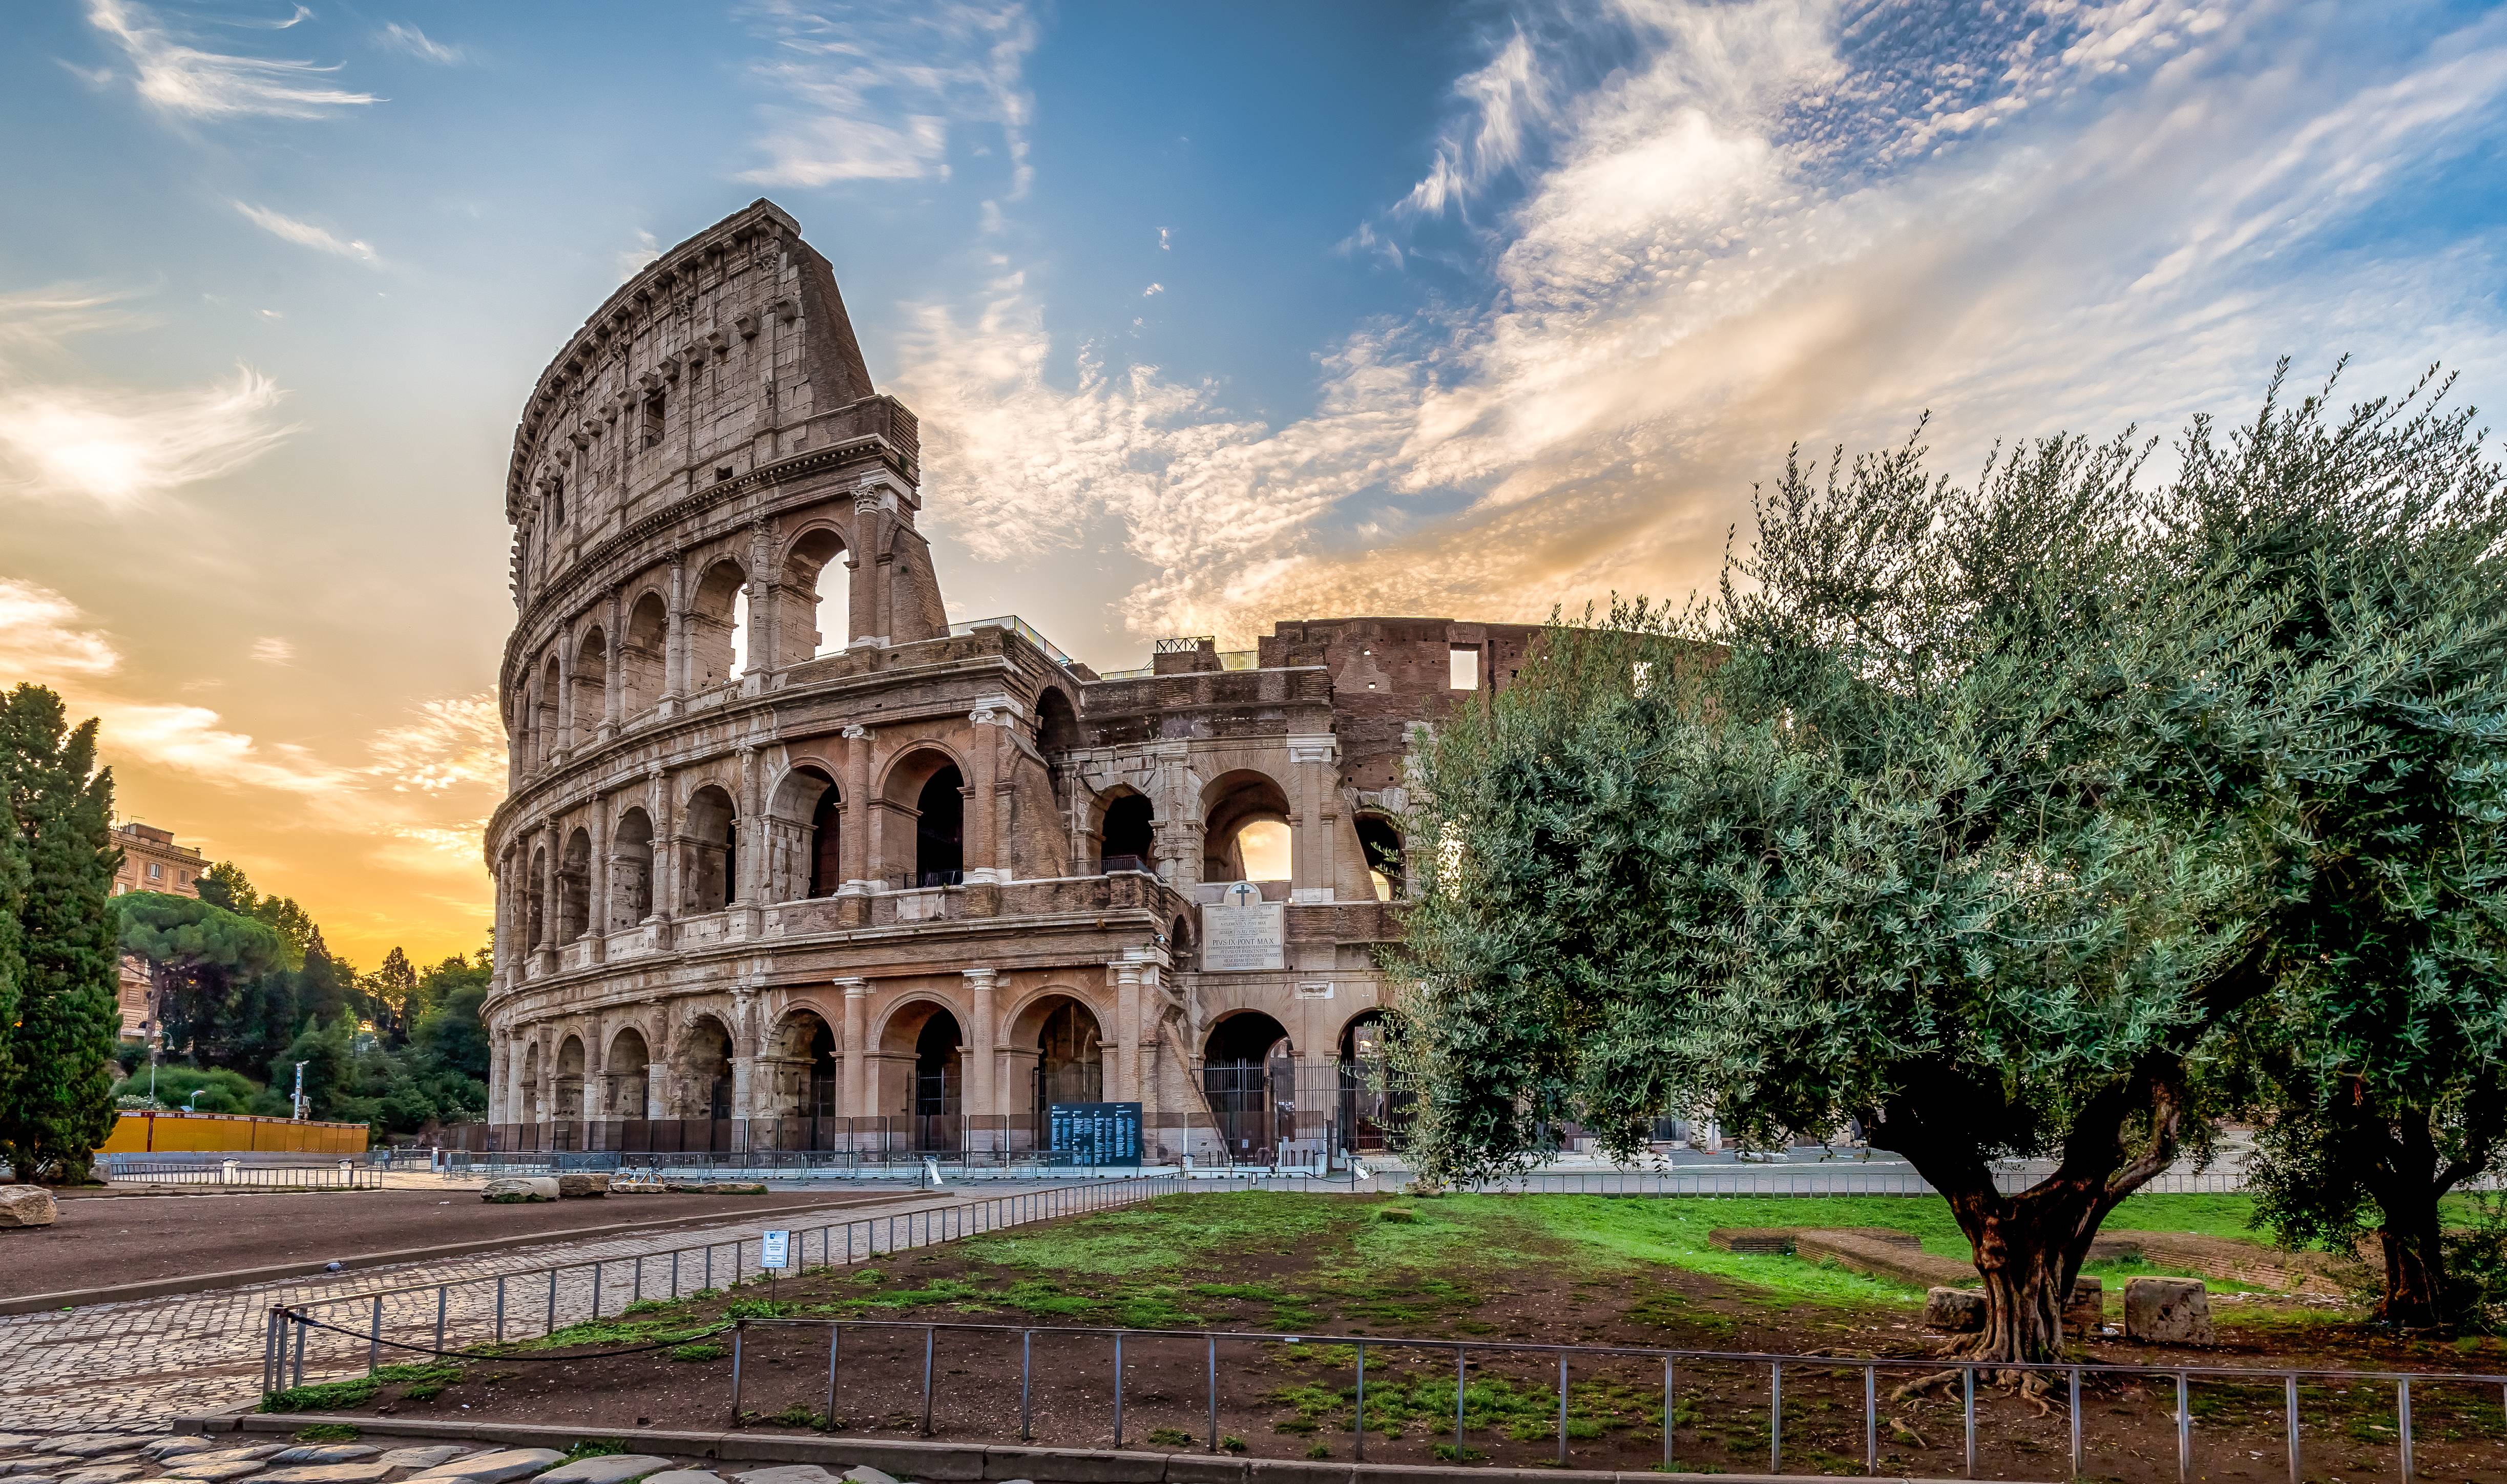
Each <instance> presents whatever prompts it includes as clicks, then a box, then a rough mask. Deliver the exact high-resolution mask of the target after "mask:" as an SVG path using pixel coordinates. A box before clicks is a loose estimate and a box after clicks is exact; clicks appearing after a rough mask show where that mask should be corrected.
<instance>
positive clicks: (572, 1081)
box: [557, 1035, 583, 1123]
mask: <svg viewBox="0 0 2507 1484" xmlns="http://www.w3.org/2000/svg"><path fill="white" fill-rule="evenodd" d="M582 1117H583V1038H582V1037H581V1036H575V1035H569V1036H567V1037H566V1038H565V1041H564V1043H563V1045H561V1046H559V1047H558V1048H557V1119H558V1122H560V1123H574V1122H578V1121H580V1120H581V1119H582Z"/></svg>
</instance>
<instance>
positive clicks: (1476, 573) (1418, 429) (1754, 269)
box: [900, 0, 2507, 642]
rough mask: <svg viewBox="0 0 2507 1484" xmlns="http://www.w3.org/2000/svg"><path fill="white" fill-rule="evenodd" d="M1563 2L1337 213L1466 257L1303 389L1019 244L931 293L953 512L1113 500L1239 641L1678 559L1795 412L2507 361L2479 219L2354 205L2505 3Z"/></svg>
mask: <svg viewBox="0 0 2507 1484" xmlns="http://www.w3.org/2000/svg"><path fill="white" fill-rule="evenodd" d="M2432 14H2435V13H2432ZM1575 16H1576V18H1574V19H1572V20H1561V19H1560V18H1559V15H1558V13H1554V12H1549V11H1546V10H1544V11H1540V12H1534V11H1531V10H1527V11H1526V12H1525V14H1524V17H1523V18H1522V20H1521V21H1520V23H1518V24H1515V25H1512V26H1510V27H1508V28H1507V29H1506V30H1504V31H1503V32H1502V33H1500V34H1498V35H1497V36H1496V37H1494V38H1493V39H1492V42H1491V45H1490V49H1489V52H1488V53H1487V54H1486V59H1485V60H1484V61H1483V62H1482V63H1481V64H1479V65H1478V66H1476V67H1474V68H1472V69H1471V71H1470V72H1469V73H1468V74H1467V75H1466V76H1465V77H1463V78H1462V79H1461V80H1460V81H1459V82H1458V84H1457V87H1456V89H1455V94H1454V95H1455V99H1456V104H1455V114H1454V117H1453V119H1452V120H1451V121H1450V122H1449V123H1448V124H1447V125H1446V126H1445V127H1443V128H1442V129H1440V130H1439V131H1438V133H1437V134H1436V136H1435V140H1434V141H1433V142H1432V144H1431V145H1430V147H1429V149H1428V151H1427V160H1426V163H1425V168H1424V171H1423V173H1422V174H1421V176H1420V177H1419V179H1418V181H1417V182H1416V184H1415V185H1414V186H1413V187H1412V188H1411V189H1410V190H1409V191H1407V192H1406V193H1404V194H1402V195H1401V196H1399V198H1397V199H1392V200H1389V201H1388V202H1387V203H1386V205H1385V207H1384V208H1383V209H1382V210H1381V211H1379V212H1378V213H1376V214H1375V215H1373V216H1371V217H1370V218H1369V219H1368V220H1367V221H1365V222H1362V223H1361V224H1359V226H1358V228H1357V229H1356V230H1355V231H1354V234H1353V237H1352V245H1353V246H1354V247H1358V248H1363V249H1367V250H1370V251H1376V252H1380V253H1382V254H1384V255H1385V256H1386V257H1387V258H1388V259H1392V260H1395V261H1399V260H1401V259H1403V258H1405V257H1406V256H1408V255H1410V254H1412V253H1414V252H1415V251H1417V250H1419V249H1420V248H1421V247H1422V246H1427V247H1431V248H1433V249H1434V250H1435V252H1436V253H1437V255H1438V261H1439V262H1440V263H1448V264H1454V265H1458V266H1460V267H1461V268H1463V269H1464V270H1465V271H1468V272H1469V273H1470V274H1471V278H1472V281H1474V282H1476V284H1477V286H1478V288H1477V294H1476V297H1472V296H1469V295H1449V296H1446V297H1444V298H1441V299H1440V300H1439V301H1438V307H1437V308H1432V309H1429V310H1426V311H1423V312H1421V313H1419V314H1417V315H1415V316H1413V317H1410V318H1407V319H1401V320H1396V321H1389V322H1384V323H1378V324H1370V325H1368V326H1366V327H1365V328H1363V329H1362V330H1361V331H1359V332H1357V333H1355V334H1353V335H1351V336H1350V337H1348V339H1347V340H1346V341H1345V342H1344V343H1343V344H1340V345H1339V346H1337V347H1336V348H1335V349H1334V350H1333V351H1332V352H1331V353H1330V354H1328V355H1326V357H1324V358H1323V362H1322V376H1321V379H1320V381H1319V385H1318V394H1317V401H1316V405H1315V407H1314V409H1313V410H1312V411H1311V412H1310V413H1308V414H1306V415H1305V416H1299V417H1296V418H1293V419H1291V420H1289V421H1287V422H1284V423H1280V424H1277V425H1271V424H1264V423H1256V422H1253V421H1250V420H1247V419H1243V418H1240V417H1237V416H1232V415H1231V413H1230V410H1229V408H1228V406H1227V402H1226V398H1225V396H1224V389H1223V388H1220V387H1215V386H1209V385H1181V384H1177V383H1175V382H1173V381H1171V380H1167V379H1165V378H1163V377H1161V376H1160V375H1159V373H1158V372H1157V371H1156V370H1155V369H1154V368H1149V367H1132V368H1118V367H1114V366H1110V365H1108V364H1106V363H1105V362H1104V361H1103V360H1102V359H1101V357H1102V354H1103V352H1102V349H1101V348H1100V347H1097V346H1093V345H1091V346H1078V347H1071V346H1056V345H1055V344H1053V343H1052V342H1051V340H1050V338H1049V337H1048V336H1046V335H1045V334H1044V332H1043V330H1042V323H1043V311H1042V307H1041V306H1040V305H1038V304H1037V303H1035V300H1034V297H1033V295H1032V294H1030V293H1029V292H1028V291H1027V289H1026V287H1025V285H1024V283H1023V282H1022V281H1021V280H1019V279H1018V278H1017V276H1016V275H1015V274H1012V275H1008V276H1005V277H1004V278H1002V279H1001V280H1000V281H999V282H997V283H996V284H995V285H993V287H992V288H991V290H990V291H988V293H987V294H986V295H985V296H984V298H983V299H982V300H981V301H980V302H978V303H974V304H970V305H966V306H963V307H957V308H926V310H925V312H924V313H923V314H922V315H921V317H920V318H919V319H918V320H917V321H916V325H915V329H914V332H913V334H912V335H911V336H910V337H909V341H908V344H907V347H906V348H907V349H908V351H909V358H908V363H907V365H906V367H905V368H904V375H903V376H902V377H901V378H900V380H901V381H902V382H903V383H905V384H906V385H907V386H908V387H909V388H910V389H909V392H908V395H909V397H910V398H911V399H912V400H914V401H915V402H916V405H917V406H918V408H926V409H927V411H926V421H925V426H926V440H927V443H928V446H929V450H930V453H929V461H928V468H929V469H930V471H931V472H930V476H929V478H930V482H931V488H932V490H933V492H934V498H933V506H934V509H935V512H937V513H939V514H940V515H941V516H942V517H943V518H946V519H950V520H951V525H952V528H953V529H954V530H959V531H967V532H972V533H974V534H973V535H972V537H971V539H970V544H972V545H973V546H975V548H976V550H977V553H978V555H985V554H988V553H997V552H1000V553H1005V552H1012V551H1018V550H1022V549H1029V550H1032V549H1034V548H1035V544H1038V543H1042V544H1057V543H1058V544H1066V545H1068V544H1076V543H1077V542H1078V541H1080V540H1081V539H1083V538H1086V539H1092V540H1094V539H1112V540H1117V541H1119V542H1120V543H1121V544H1122V545H1123V546H1124V547H1125V548H1126V549H1127V550H1128V551H1130V552H1131V553H1132V554H1133V555H1134V556H1135V557H1137V558H1139V559H1140V560H1141V561H1144V562H1145V563H1146V564H1147V565H1148V566H1150V567H1151V568H1152V572H1153V575H1152V576H1150V577H1149V578H1148V579H1147V580H1146V581H1144V583H1142V584H1141V585H1140V587H1139V588H1138V589H1137V590H1136V591H1135V592H1133V593H1132V594H1131V595H1130V597H1129V598H1128V599H1127V601H1126V604H1125V608H1126V615H1127V620H1128V622H1129V623H1130V624H1131V626H1132V627H1133V628H1134V630H1135V631H1136V632H1142V633H1194V632H1202V633H1213V632H1215V633H1221V634H1223V635H1227V636H1228V637H1229V638H1230V639H1231V640H1232V641H1234V642H1243V641H1244V640H1245V639H1246V638H1248V637H1250V636H1251V635H1252V634H1253V633H1258V632H1260V631H1261V629H1262V626H1263V624H1264V622H1265V621H1266V620H1267V619H1269V618H1273V617H1281V616H1293V615H1296V614H1300V613H1306V612H1315V613H1329V612H1368V611H1375V612H1384V611H1399V612H1421V611H1444V612H1454V613H1461V614H1466V615H1485V616H1488V617H1524V618H1533V617H1538V616H1540V615H1541V614H1543V613H1544V612H1545V611H1546V610H1547V608H1548V607H1549V605H1550V603H1551V602H1552V601H1553V600H1560V599H1565V600H1580V599H1581V598H1583V597H1587V596H1590V595H1593V594H1596V593H1599V592H1601V591H1603V590H1605V589H1607V588H1610V587H1615V586H1616V587H1618V588H1621V589H1623V590H1636V589H1643V590H1648V591H1652V592H1655V593H1662V592H1665V591H1667V590H1683V589H1686V588H1688V587H1689V586H1690V585H1691V584H1693V583H1697V582H1699V581H1702V580H1707V579H1710V578H1711V577H1712V575H1713V571H1714V567H1715V564H1716V563H1717V561H1719V560H1720V557H1721V553H1722V550H1723V546H1724V535H1725V530H1726V526H1727V525H1728V524H1729V523H1731V522H1732V521H1733V520H1735V519H1736V518H1741V517H1745V516H1746V514H1747V496H1748V490H1749V485H1750V482H1751V481H1752V480H1754V479H1757V478H1761V477H1763V476H1764V475H1766V474H1767V473H1769V472H1771V471H1772V469H1773V468H1774V467H1775V466H1776V465H1777V464H1778V462H1779V461H1780V460H1781V458H1782V456H1783V452H1784V450H1785V448H1786V446H1787V445H1788V444H1790V443H1792V442H1794V441H1796V440H1797V439H1800V440H1805V441H1809V442H1812V443H1814V444H1819V443H1825V442H1828V441H1830V440H1844V441H1847V442H1850V443H1854V444H1857V445H1859V446H1867V447H1868V446H1870V445H1871V444H1873V443H1877V442H1884V441H1894V440H1895V439H1896V438H1898V437H1900V436H1903V435H1904V433H1905V431H1906V429H1907V427H1908V426H1910V425H1911V424H1912V422H1913V420H1914V419H1915V417H1916V416H1918V415H1919V414H1920V413H1921V412H1922V411H1924V410H1925V409H1927V408H1931V409H1933V410H1935V412H1936V414H1937V421H1936V430H1937V432H1939V433H1941V434H1942V435H1944V436H1943V438H1942V442H1943V445H1944V456H1945V457H1946V458H1948V459H1950V460H1951V461H1952V466H1953V467H1955V466H1957V462H1956V461H1957V460H1960V459H1964V458H1967V457H1969V456H1971V455H1973V454H1976V453H1979V452H1980V451H1981V450H1982V449H1983V448H1984V447H1985V446H1986V445H1987V444H1988V443H1989V442H1990V441H1991V440H1992V439H1994V438H1996V437H2015V436H2029V435H2033V434H2038V433H2043V432H2049V431H2052V430H2053V429H2054V428H2056V427H2058V426H2069V427H2072V428H2076V429H2081V430H2092V431H2113V430H2116V429H2118V428H2120V427H2121V426H2123V425H2124V424H2125V423H2126V422H2130V421H2135V420H2138V421H2141V422H2144V423H2148V424H2153V425H2161V426H2164V425H2167V424H2169V423H2171V422H2173V421H2174V420H2176V419H2178V418H2181V417H2182V416H2184V415H2186V414H2187V413H2189V412H2192V411H2197V410H2204V409H2211V410H2220V411H2225V412H2229V413H2240V412H2242V411H2244V410H2246V409H2248V408H2249V407H2251V405H2252V402H2253V399H2254V397H2255V395H2256V393H2257V391H2258V389H2259V387H2260V383H2261V381H2262V380H2263V378H2264V377H2265V376H2266V375H2267V374H2268V373H2269V370H2270V367H2271V361H2272V359H2273V358H2274V357H2275V356H2276V355H2278V354H2280V353H2283V352H2291V353H2295V354H2297V355H2299V356H2300V357H2301V358H2302V359H2303V360H2305V359H2307V358H2309V357H2312V358H2315V359H2316V360H2317V361H2319V362H2321V363H2323V364H2329V363H2330V361H2331V359H2332V357H2333V356H2335V355H2336V354H2338V353H2341V352H2342V351H2344V350H2350V351H2355V352H2358V354H2359V361H2360V366H2359V372H2358V373H2357V380H2354V383H2353V384H2358V385H2362V386H2364V385H2366V384H2368V383H2369V381H2370V380H2374V379H2376V378H2378V377H2380V376H2381V377H2400V376H2403V375H2407V374H2408V373H2409V371H2410V370H2411V369H2416V366H2417V365H2418V364H2419V363H2421V362H2423V361H2425V360H2426V359H2428V358H2430V357H2431V356H2432V355H2436V354H2443V355H2444V356H2445V357H2446V358H2447V359H2448V360H2449V361H2450V363H2452V364H2454V365H2456V366H2458V367H2460V368H2462V369H2463V370H2464V371H2465V372H2466V373H2467V375H2468V376H2469V377H2470V379H2471V380H2470V388H2471V389H2472V390H2474V391H2475V392H2476V393H2477V392H2478V391H2480V390H2482V389H2484V388H2486V387H2488V386H2489V385H2490V384H2492V383H2496V382H2499V381H2501V380H2507V322H2502V319H2501V316H2500V313H2499V311H2498V308H2497V307H2496V306H2495V305H2494V304H2493V303H2492V302H2491V301H2490V299H2489V296H2488V295H2487V293H2486V291H2485V288H2484V285H2486V284H2487V283H2489V281H2491V280H2492V279H2493V278H2494V273H2495V264H2494V263H2493V262H2491V261H2490V259H2489V255H2488V253H2487V252H2486V250H2484V249H2483V248H2482V247H2480V246H2479V245H2477V244H2474V243H2468V242H2464V241H2460V240H2458V241H2453V242H2440V243H2439V245H2434V246H2429V245H2422V244H2421V243H2418V242H2413V241H2401V242H2395V241H2387V242H2385V243H2380V248H2379V250H2378V260H2377V265H2376V269H2375V271H2373V272H2363V271H2358V266H2357V264H2356V263H2355V261H2354V260H2353V259H2352V258H2351V257H2350V256H2349V253H2350V248H2349V247H2348V245H2347V244H2346V243H2345V241H2344V240H2343V237H2344V234H2345V232H2346V231H2347V230H2348V229H2349V228H2351V227H2352V226H2353V225H2354V224H2357V223H2361V222H2363V221H2372V220H2375V219H2376V218H2377V216H2378V214H2379V213H2380V211H2385V210H2389V209H2391V208H2393V207H2394V205H2395V203H2396V201H2397V199H2401V200H2403V201H2405V202H2407V203H2408V202H2409V198H2408V197H2407V196H2404V197H2400V198H2398V197H2397V193H2398V192H2407V191H2409V190H2412V189H2416V188H2415V187H2413V186H2412V185H2411V182H2412V181H2413V180H2415V179H2416V178H2424V174H2425V172H2426V171H2428V170H2429V169H2431V168H2432V167H2434V166H2436V165H2439V164H2441V163H2444V162H2445V161H2447V160H2448V159H2449V158H2450V157H2451V156H2453V155H2456V154H2459V153H2461V152H2463V151H2467V150H2471V149H2475V148H2487V147H2489V146H2491V145H2494V142H2495V140H2496V139H2497V137H2498V133H2499V124H2500V115H2501V112H2502V100H2503V99H2507V20H2502V19H2501V18H2496V17H2490V18H2476V19H2473V20H2471V21H2469V22H2467V23H2465V24H2463V25H2462V26H2461V28H2459V29H2457V30H2455V31H2453V32H2452V33H2451V34H2447V35H2443V36H2440V37H2438V38H2436V39H2435V40H2434V41H2433V42H2432V43H2431V44H2430V45H2429V46H2428V47H2427V49H2426V50H2425V52H2423V53H2421V54H2416V55H2411V54H2404V55H2398V54H2395V52H2394V51H2393V49H2391V48H2390V47H2389V46H2388V47H2370V46H2364V45H2361V44H2359V42H2360V37H2359V36H2358V34H2357V33H2356V32H2355V30H2353V29H2346V28H2355V27H2359V26H2367V27H2370V28H2371V29H2372V30H2375V29H2377V27H2376V25H2375V23H2374V22H2373V21H2371V20H2370V19H2368V18H2364V17H2359V16H2355V15H2351V16H2344V15H2343V14H2342V13H2339V12H2335V11H2307V12H2300V11H2281V10H2276V9H2272V8H2268V7H2267V8H2258V9H2253V10H2246V11H2238V10H2233V9H2228V8H2222V7H2215V6H2198V5H2194V4H2190V3H2187V4H2179V3H2175V0H2115V3H2111V4H2103V5H2100V4H2066V5H2062V6H2046V7H2039V8H2026V9H2023V8H1982V7H1960V6H1951V5H1946V4H1915V5H1906V6H1895V7H1888V8H1878V9H1866V10H1854V11H1847V10H1842V9H1840V8H1838V7H1836V6H1835V5H1831V4H1827V3H1821V0H1744V3H1733V4H1707V3H1703V0H1632V3H1630V4H1627V5H1623V6H1619V7H1615V8H1613V9H1611V10H1610V11H1608V12H1600V11H1595V12H1591V13H1582V12H1580V13H1575ZM2441 18H2442V17H2441ZM2380 40H2390V33H2380ZM2262 56H2269V57H2270V58H2271V64H2270V65H2268V66H2267V65H2263V64H2260V63H2258V62H2257V61H2256V58H2257V57H2262ZM1048 373H1050V374H1048Z"/></svg>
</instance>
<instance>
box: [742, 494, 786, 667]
mask: <svg viewBox="0 0 2507 1484" xmlns="http://www.w3.org/2000/svg"><path fill="white" fill-rule="evenodd" d="M782 594H783V583H782V580H781V574H780V573H779V572H778V571H777V570H776V566H775V535H774V532H773V531H772V530H770V529H769V528H768V526H767V523H766V522H765V521H763V520H760V521H757V522H755V523H753V524H752V525H750V526H749V528H748V669H747V670H746V672H745V674H744V675H743V676H742V678H743V680H744V682H745V685H744V688H745V689H746V690H748V691H750V692H752V693H753V692H755V691H757V690H759V689H762V688H763V687H764V686H765V684H766V677H767V676H769V675H771V674H773V673H774V672H775V670H776V669H777V667H778V666H779V665H780V664H781V662H782V658H783V649H782V638H781V633H780V632H779V631H780V630H781V628H782V623H781V617H782V615H781V611H780V610H781V607H782ZM752 675H753V676H755V677H756V678H755V680H754V681H753V682H750V681H748V676H752Z"/></svg>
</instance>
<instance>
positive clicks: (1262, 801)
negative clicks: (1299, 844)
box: [1201, 772, 1293, 881]
mask: <svg viewBox="0 0 2507 1484" xmlns="http://www.w3.org/2000/svg"><path fill="white" fill-rule="evenodd" d="M1202 799H1203V815H1202V818H1203V825H1204V828H1203V831H1202V871H1201V879H1202V880H1204V881H1288V880H1290V877H1291V875H1292V870H1291V865H1292V858H1293V857H1292V850H1293V839H1292V837H1291V835H1290V829H1289V819H1290V812H1289V796H1288V794H1287V793H1285V792H1284V791H1282V789H1281V787H1280V785H1279V784H1278V783H1275V782H1273V781H1272V780H1271V778H1269V776H1267V775H1265V774H1259V773H1253V772H1238V773H1229V774H1223V775H1221V776H1220V777H1219V778H1217V779H1215V780H1214V781H1213V782H1212V783H1211V784H1210V786H1209V787H1208V788H1206V789H1204V790H1203V791H1202Z"/></svg>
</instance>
